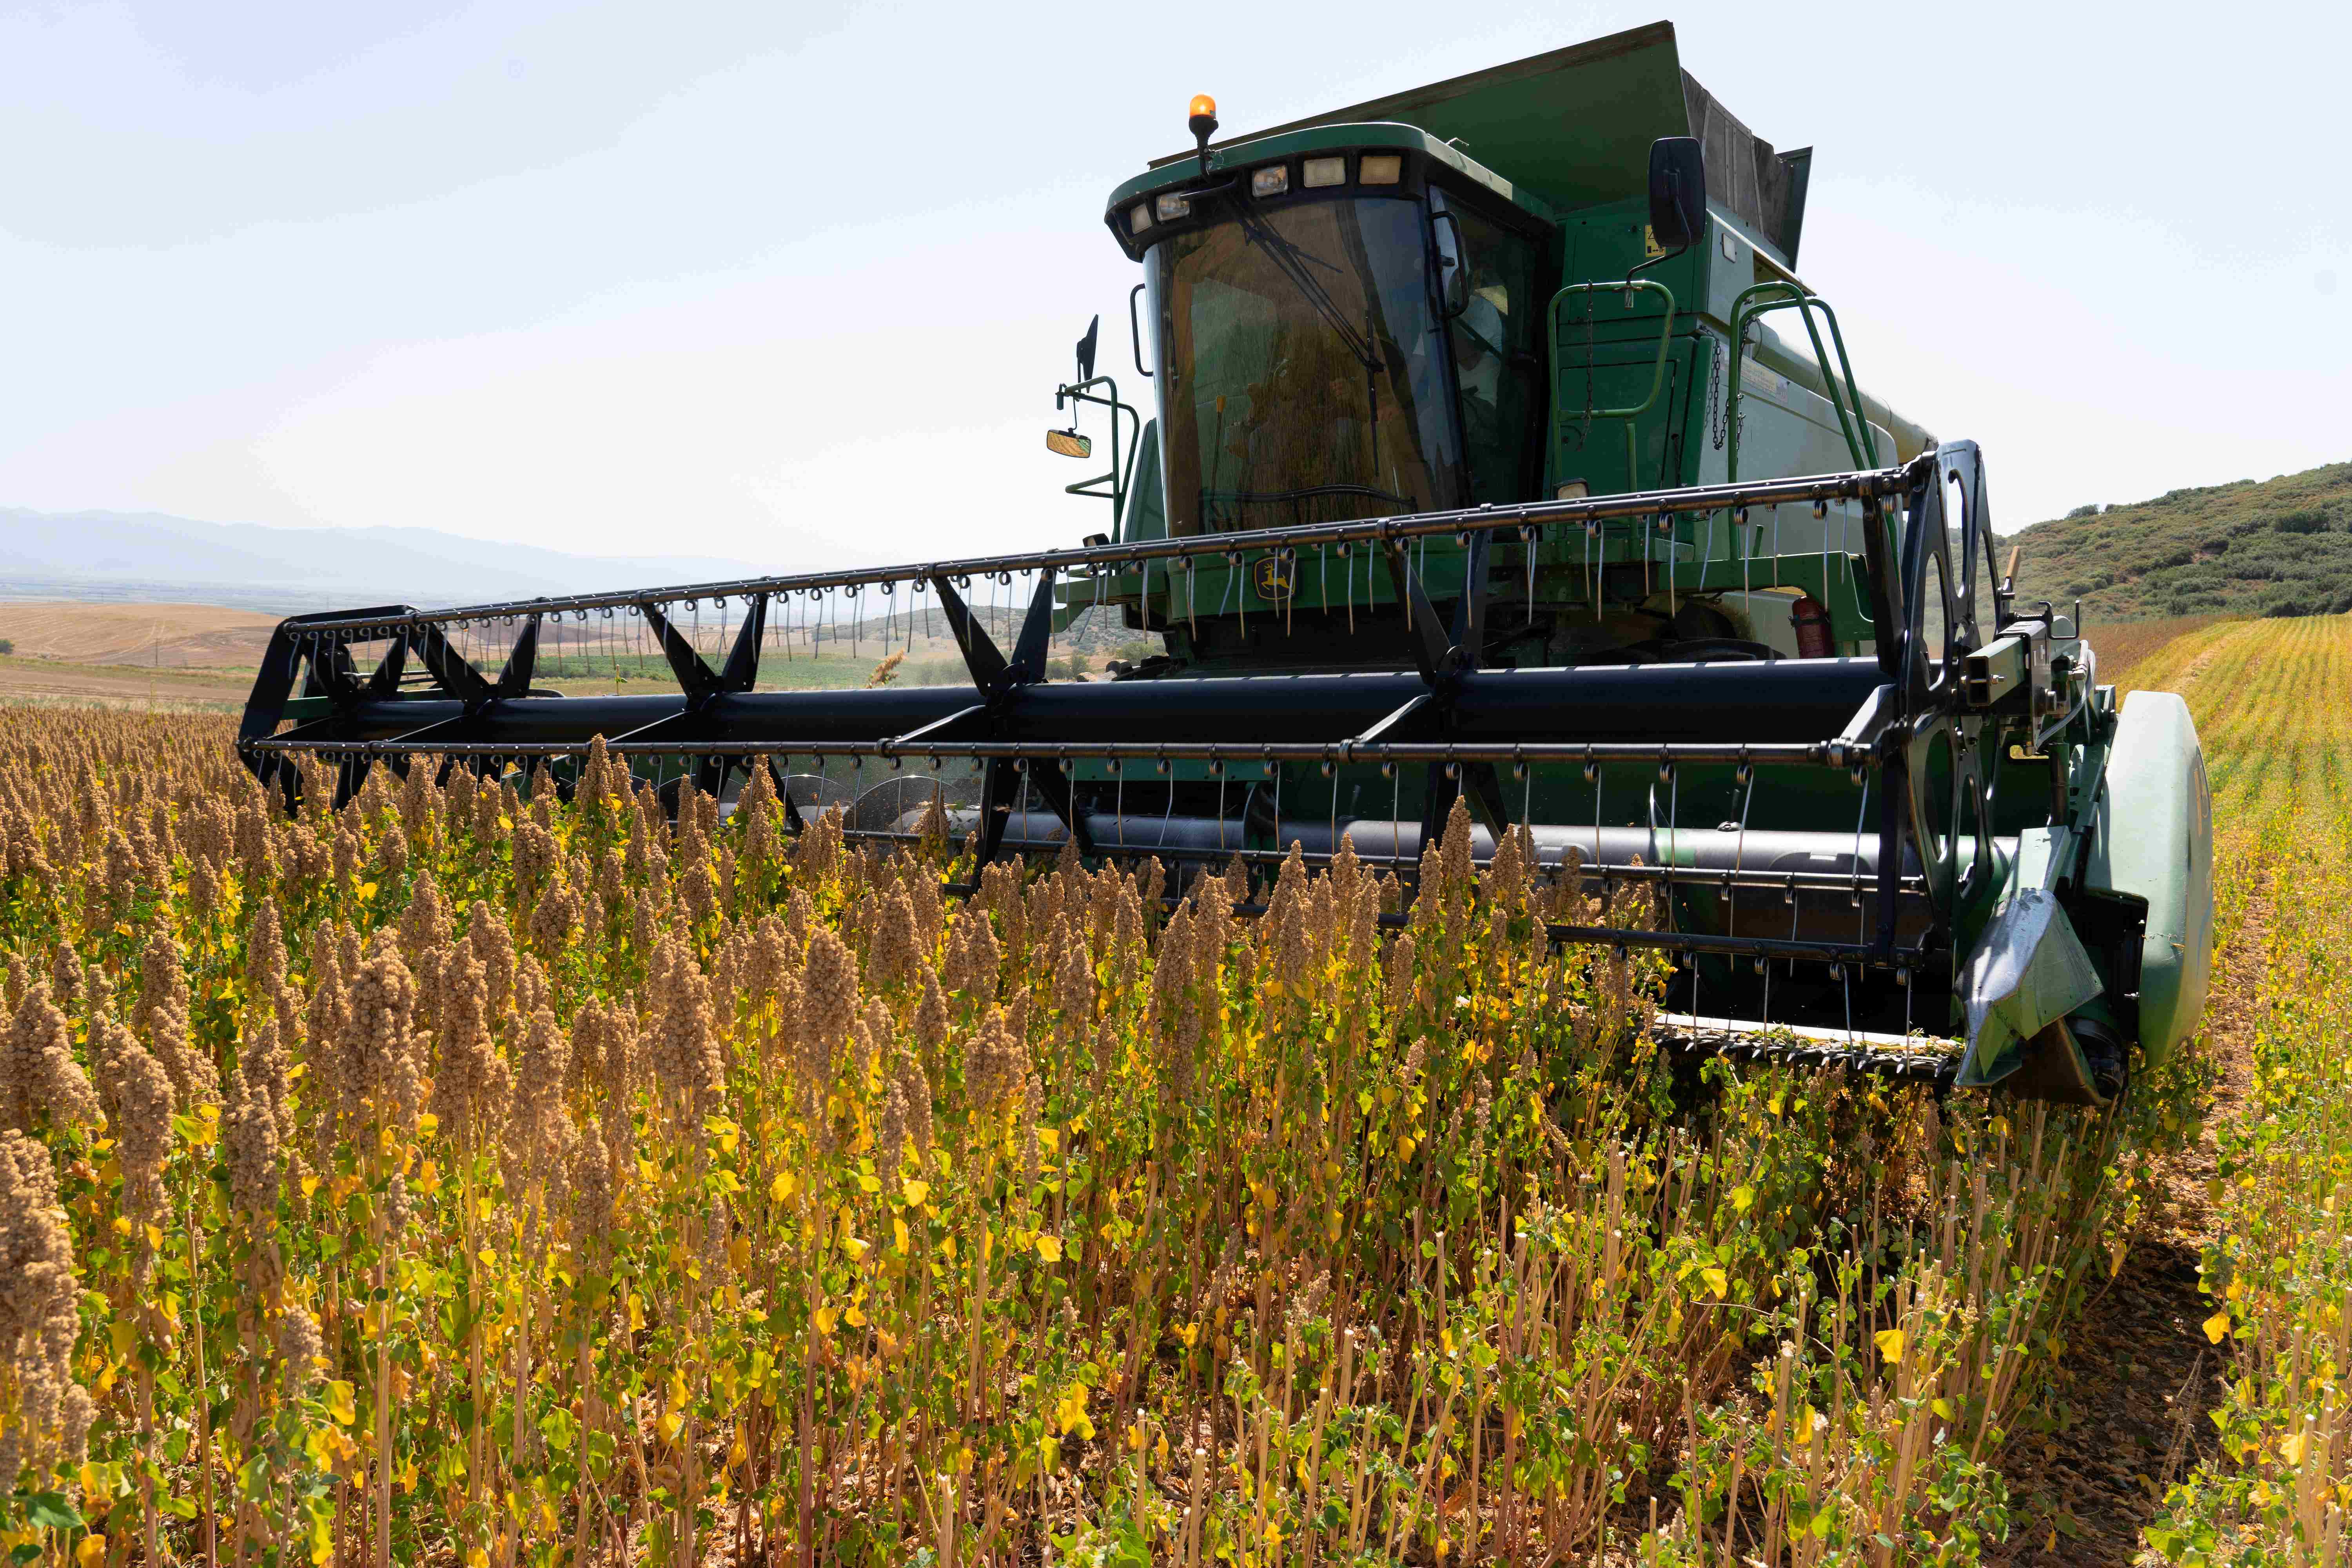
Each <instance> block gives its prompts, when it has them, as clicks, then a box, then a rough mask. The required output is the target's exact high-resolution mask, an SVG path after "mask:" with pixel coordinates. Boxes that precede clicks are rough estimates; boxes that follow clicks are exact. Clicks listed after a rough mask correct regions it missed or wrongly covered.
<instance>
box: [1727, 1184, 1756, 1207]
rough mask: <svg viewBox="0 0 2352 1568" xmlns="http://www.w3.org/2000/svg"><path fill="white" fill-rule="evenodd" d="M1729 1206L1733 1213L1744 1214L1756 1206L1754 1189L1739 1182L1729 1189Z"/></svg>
mask: <svg viewBox="0 0 2352 1568" xmlns="http://www.w3.org/2000/svg"><path fill="white" fill-rule="evenodd" d="M1731 1206H1732V1209H1733V1211H1734V1212H1735V1213H1738V1214H1746V1213H1747V1212H1748V1210H1749V1209H1751V1208H1753V1207H1755V1206H1756V1189H1755V1188H1754V1187H1751V1186H1749V1185H1748V1184H1746V1183H1744V1182H1743V1183H1741V1184H1739V1185H1738V1186H1736V1187H1734V1188H1732V1189H1731Z"/></svg>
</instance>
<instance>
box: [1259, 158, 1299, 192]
mask: <svg viewBox="0 0 2352 1568" xmlns="http://www.w3.org/2000/svg"><path fill="white" fill-rule="evenodd" d="M1288 189H1290V165H1289V164H1287V163H1269V164H1267V165H1266V166H1265V168H1263V169H1252V170H1251V171H1250V195H1254V196H1278V195H1282V193H1283V192H1285V191H1286V190H1288Z"/></svg>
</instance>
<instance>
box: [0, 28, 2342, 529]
mask: <svg viewBox="0 0 2352 1568" xmlns="http://www.w3.org/2000/svg"><path fill="white" fill-rule="evenodd" d="M1661 14H1662V12H1661V9H1660V8H1659V7H1657V6H1656V5H1654V3H1653V4H1643V5H1636V6H1630V7H1629V6H1622V5H1533V6H1512V5H1479V6H1473V7H1471V8H1469V9H1467V10H1463V9H1458V8H1455V7H1453V6H1431V5H1396V4H1385V3H1378V0H1363V3H1360V4H1356V5H1348V6H1336V5H1323V6H1317V7H1313V8H1307V7H1297V8H1293V7H1283V6H1270V5H1264V4H1255V5H1233V4H1224V3H1207V4H1194V5H1182V6H1171V5H1150V6H1144V5H1068V6H1065V7H1059V8H1055V9H1050V10H1049V9H1044V8H1039V9H1036V10H1034V11H1032V12H1027V13H1022V12H1017V11H1015V10H1013V9H1012V8H1009V7H1003V6H998V5H969V4H961V5H900V6H880V5H877V6H852V5H723V4H716V3H712V4H691V5H653V4H635V5H563V4H557V3H555V0H509V3H501V4H489V5H457V4H432V3H425V0H419V3H415V4H409V5H320V4H319V3H317V0H300V3H294V0H288V3H284V4H234V3H227V0H207V3H203V4H190V3H188V0H178V3H176V4H168V5H165V4H139V5H78V4H70V3H62V0H60V3H54V4H47V5H31V6H28V7H24V8H19V9H9V8H7V6H6V5H5V0H0V505H6V504H14V505H22V506H31V507H37V508H42V509H46V510H77V509H82V508H110V509H116V510H160V511H170V512H176V513H180V514H183V515H187V516H194V517H202V518H209V519H214V520H217V521H256V522H265V523H280V524H319V523H327V524H337V525H360V524H370V523H409V524H423V525H428V526H434V527H439V528H445V529H449V530H452V531H457V532H462V533H467V534H472V535H478V536H481V537H485V538H503V539H513V540H523V541H529V542H535V543H543V544H551V545H556V546H559V547H563V548H570V549H576V550H582V551H586V552H594V553H634V552H653V551H671V552H684V551H689V550H691V551H696V552H710V553H719V554H728V555H734V556H739V557H742V558H745V559H750V560H754V561H758V562H761V563H768V564H772V565H773V566H775V567H778V568H785V567H790V566H795V565H800V564H806V563H817V562H821V561H822V562H837V561H841V560H844V559H856V560H880V559H898V558H908V557H911V558H921V557H923V556H925V555H929V554H933V553H938V552H945V551H948V550H982V549H988V548H994V547H1003V548H1013V547H1016V546H1024V545H1034V544H1044V543H1051V542H1062V541H1066V540H1072V539H1075V538H1076V536H1077V535H1079V534H1081V533H1084V532H1087V531H1093V530H1095V529H1097V528H1099V527H1101V526H1102V525H1103V518H1102V515H1101V514H1102V512H1103V511H1104V510H1106V509H1105V508H1104V507H1103V505H1102V503H1099V502H1091V503H1090V502H1082V501H1078V500H1069V499H1067V498H1066V497H1064V496H1063V495H1062V494H1061V493H1060V487H1061V486H1062V485H1063V484H1065V483H1066V482H1068V481H1069V480H1070V479H1074V478H1076V477H1078V466H1077V465H1076V464H1071V463H1067V462H1066V461H1064V460H1062V459H1058V458H1052V457H1049V456H1046V455H1045V453H1044V452H1043V450H1042V447H1041V442H1042V432H1043V430H1044V429H1045V426H1046V425H1047V424H1048V423H1049V422H1050V421H1051V420H1052V419H1053V387H1054V384H1055V380H1056V379H1057V378H1061V377H1066V375H1067V374H1068V372H1069V367H1070V344H1071V342H1072V340H1074V339H1075V338H1076V336H1077V334H1078V332H1079V331H1080V330H1082V329H1083V328H1084V326H1085V324H1086V321H1087V317H1088V316H1089V315H1091V314H1093V313H1095V312H1097V311H1100V312H1101V313H1102V315H1103V318H1104V323H1105V332H1104V338H1105V344H1106V347H1105V351H1104V353H1103V359H1102V363H1103V365H1104V367H1105V368H1108V369H1109V370H1111V371H1112V372H1114V373H1119V372H1125V373H1126V379H1127V381H1128V382H1129V383H1130V384H1134V385H1139V383H1137V382H1136V379H1135V377H1134V376H1133V372H1132V367H1131V361H1130V356H1129V349H1128V338H1127V326H1126V296H1127V290H1128V289H1129V286H1130V285H1131V284H1132V283H1133V282H1134V281H1135V280H1136V277H1137V269H1136V268H1133V267H1132V266H1130V265H1129V263H1128V262H1127V261H1126V260H1125V259H1124V258H1122V257H1121V256H1120V254H1119V253H1118V249H1117V247H1115V246H1114V245H1113V243H1112V242H1111V240H1110V238H1109V237H1108V235H1107V234H1106V233H1105V232H1104V231H1103V228H1102V226H1101V222H1100V213H1101V209H1102V204H1103V201H1104V198H1105V197H1106V196H1107V195H1108V193H1109V191H1110V189H1111V187H1112V186H1113V185H1115V184H1117V183H1118V181H1119V180H1121V179H1123V178H1125V177H1126V176H1127V175H1129V174H1132V173H1135V172H1136V171H1138V170H1139V169H1140V168H1141V167H1142V165H1143V164H1144V163H1145V161H1146V160H1147V159H1149V158H1150V157H1152V156H1154V155H1157V154H1160V153H1169V152H1172V151H1175V150H1177V149H1179V148H1180V147H1181V146H1183V145H1185V144H1186V143H1187V142H1188V141H1189V138H1188V136H1187V135H1186V132H1185V131H1184V125H1183V116H1184V110H1185V104H1186V100H1187V99H1188V98H1189V96H1190V95H1191V94H1192V93H1193V92H1196V91H1202V90H1206V91H1211V92H1213V93H1215V94H1216V95H1217V99H1218V102H1219V105H1220V108H1221V110H1222V112H1223V120H1224V127H1225V132H1227V133H1228V134H1230V133H1234V132H1244V131H1248V130H1251V129H1254V128H1256V127H1259V126H1263V125H1268V124H1274V123H1277V122H1279V121H1285V120H1288V119H1292V118H1295V117H1297V116H1300V115H1304V114H1307V113H1312V112H1315V111H1317V110H1323V109H1326V108H1329V107H1333V106H1336V105H1339V104H1343V103H1349V102H1353V101H1356V100H1360V99H1363V98H1368V97H1371V96H1374V95H1376V94H1380V93H1383V92H1388V91H1392V90H1396V89H1402V88H1406V87H1410V86H1413V85H1415V84H1417V83H1420V82H1423V81H1429V80H1434V79H1441V78H1444V77H1447V76H1453V75H1456V74H1459V73H1461V72H1464V71H1468V70H1474V69H1476V68H1480V67H1483V66H1487V65H1493V64H1496V63H1499V62H1501V61H1505V60H1509V59H1515V58H1519V57H1522V56H1525V55H1529V54H1535V53H1538V52H1540V51H1542V50H1546V49H1550V48H1556V47H1560V46H1562V45H1565V44H1570V43H1574V42H1577V41H1580V40H1581V39H1585V38H1589V37H1597V36H1599V35H1601V34H1604V33H1610V32H1614V31H1617V30H1619V29H1621V28H1623V27H1627V26H1635V25H1638V24H1641V23H1644V22H1649V21H1654V20H1656V19H1657V18H1658V16H1660V15H1661ZM1670 15H1671V17H1672V19H1673V20H1674V21H1675V24H1676V27H1677V31H1678V33H1679V37H1680V44H1681V49H1682V58H1683V62H1684V64H1685V66H1686V67H1687V68H1689V69H1690V70H1691V71H1692V72H1693V73H1694V74H1695V75H1696V76H1697V77H1698V79H1700V80H1701V81H1703V82H1705V83H1706V85H1707V87H1708V88H1709V89H1711V90H1713V91H1714V92H1715V93H1716V94H1717V96H1718V97H1719V98H1720V99H1722V100H1723V101H1724V102H1725V104H1726V105H1727V107H1728V108H1729V109H1730V110H1731V111H1732V112H1733V113H1735V114H1737V115H1738V116H1739V117H1740V118H1741V119H1743V120H1744V121H1747V122H1748V124H1749V125H1750V126H1751V127H1752V128H1753V129H1754V130H1755V131H1756V132H1757V133H1758V134H1759V135H1760V136H1762V137H1764V138H1765V139H1767V140H1769V141H1770V142H1774V143H1775V144H1776V145H1778V146H1780V147H1782V148H1788V147H1796V146H1803V145H1806V144H1811V145H1812V146H1814V147H1815V148H1816V149H1817V152H1816V155H1815V159H1814V163H1813V176H1812V187H1811V202H1810V205H1809V208H1808V213H1807V218H1806V225H1805V235H1804V248H1803V255H1802V258H1801V260H1802V267H1801V270H1802V272H1803V273H1804V275H1805V278H1806V279H1807V280H1808V281H1809V282H1810V283H1811V285H1812V286H1813V287H1814V288H1815V289H1819V290H1820V291H1821V292H1822V294H1824V295H1825V296H1826V297H1827V298H1828V299H1830V300H1831V301H1832V303H1834V304H1835V305H1836V306H1837V307H1838V309H1839V311H1840V314H1841V317H1842V319H1843V322H1844V324H1845V328H1846V331H1847V335H1848V341H1849V343H1850V346H1851V347H1852V349H1853V356H1854V363H1855V368H1856V371H1857V373H1858V374H1859V375H1860V376H1861V378H1862V379H1863V381H1864V383H1865V384H1867V385H1870V386H1871V387H1873V388H1874V390H1876V391H1878V392H1880V393H1881V394H1882V395H1885V397H1887V399H1888V400H1889V401H1890V402H1892V403H1893V404H1894V405H1895V406H1896V407H1898V408H1901V409H1903V410H1904V411H1905V412H1906V413H1907V414H1909V415H1910V416H1913V417H1915V418H1916V419H1918V420H1919V421H1920V422H1922V423H1923V424H1925V425H1927V426H1928V427H1929V428H1930V429H1932V430H1934V431H1935V432H1937V434H1938V435H1941V436H1944V437H1975V438H1976V439H1978V440H1979V441H1982V442H1983V443H1984V444H1985V447H1986V451H1987V455H1988V459H1989V462H1990V473H1991V483H1992V490H1991V494H1992V499H1993V501H1994V506H1995V516H1996V518H1997V520H1998V521H2000V522H2001V523H2002V524H2003V525H2004V526H2006V527H2011V528H2013V527H2015V526H2017V525H2019V524H2020V523H2022V522H2024V521H2032V520H2037V519H2040V518H2042V517H2046V516H2050V515H2053V513H2055V512H2058V511H2063V510H2065V509H2067V508H2068V507H2071V506H2074V505H2076V504H2079V503H2081V502H2084V501H2121V500H2137V499H2141V498H2144V497H2147V496H2149V495H2153V494H2156V493H2158V492H2160V491H2162V490H2165V489H2171V488H2174V487H2176V486H2181V485H2192V484H2210V483H2215V482H2219V481H2221V480H2227V479H2241V478H2266V477H2268V476H2270V475H2272V474H2275V473H2279V472H2283V471H2286V470H2292V469H2295V468H2307V467H2310V466H2312V465H2314V464H2316V463H2320V462H2326V461H2333V460H2340V459H2343V458H2352V204H2347V201H2346V198H2345V187H2346V180H2347V176H2346V174H2345V163H2344V153H2345V149H2346V147H2347V142H2352V135H2348V134H2347V131H2346V129H2345V121H2344V118H2343V115H2344V108H2343V105H2344V100H2345V90H2344V88H2343V85H2342V82H2341V79H2340V74H2341V72H2342V70H2343V68H2344V64H2345V61H2346V60H2347V58H2352V5H2346V4H2344V3H2342V0H2333V3H2330V4H2315V5H2308V6H2288V5H2260V4H2253V5H2234V6H2229V7H2220V8H2216V7H2212V6H2198V7H2194V8H2190V7H2185V6H2184V7H2168V6H2163V5H2131V6H2123V5H2095V6H2093V5H2074V4H2070V3H2067V0H2059V3H2056V4H2052V3H2050V0H2042V3H2041V4H2036V5H2015V6H2006V5H1967V6H1948V5H1880V6H1870V7H1859V6H1857V7H1835V8H1832V7H1830V6H1813V7H1791V6H1759V5H1753V4H1741V5H1717V4H1706V5H1686V6H1683V7H1679V8H1677V9H1675V11H1673V12H1672V13H1670ZM1800 22H1801V24H1802V25H1801V26H1799V25H1797V24H1798V23H1800ZM1130 393H1132V386H1131V387H1130Z"/></svg>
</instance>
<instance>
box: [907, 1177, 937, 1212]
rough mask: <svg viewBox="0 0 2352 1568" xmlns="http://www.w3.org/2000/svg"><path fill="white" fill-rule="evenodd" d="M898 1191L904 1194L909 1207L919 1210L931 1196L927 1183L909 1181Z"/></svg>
mask: <svg viewBox="0 0 2352 1568" xmlns="http://www.w3.org/2000/svg"><path fill="white" fill-rule="evenodd" d="M899 1191H900V1192H902V1193H904V1194H906V1198H907V1202H908V1204H909V1205H912V1206H915V1207H918V1208H919V1207H920V1206H922V1205H923V1203H924V1201H925V1200H926V1199H928V1198H929V1196H930V1195H931V1184H930V1183H929V1182H916V1181H909V1182H908V1183H907V1184H906V1185H905V1186H903V1187H901V1188H900V1189H899Z"/></svg>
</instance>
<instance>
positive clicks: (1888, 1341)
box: [1871, 1329, 1909, 1361]
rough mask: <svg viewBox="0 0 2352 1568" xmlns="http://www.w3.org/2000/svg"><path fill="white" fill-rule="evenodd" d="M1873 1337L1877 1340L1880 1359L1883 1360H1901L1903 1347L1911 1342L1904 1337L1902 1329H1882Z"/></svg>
mask: <svg viewBox="0 0 2352 1568" xmlns="http://www.w3.org/2000/svg"><path fill="white" fill-rule="evenodd" d="M1871 1338H1872V1339H1873V1340H1874V1341H1875V1342H1877V1345H1878V1354H1879V1359H1881V1360H1882V1361H1901V1360H1902V1359H1903V1347H1904V1346H1905V1345H1906V1344H1907V1343H1908V1342H1909V1341H1908V1340H1906V1338H1905V1337H1904V1333H1903V1331H1902V1330H1901V1329H1881V1330H1879V1331H1878V1332H1876V1333H1875V1334H1873V1335H1872V1336H1871Z"/></svg>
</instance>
